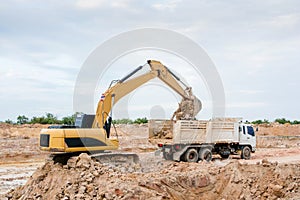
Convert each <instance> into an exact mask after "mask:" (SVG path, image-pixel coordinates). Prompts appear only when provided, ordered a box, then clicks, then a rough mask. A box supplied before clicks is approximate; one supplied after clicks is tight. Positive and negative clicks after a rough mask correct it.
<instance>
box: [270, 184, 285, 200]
mask: <svg viewBox="0 0 300 200" xmlns="http://www.w3.org/2000/svg"><path fill="white" fill-rule="evenodd" d="M269 188H270V189H271V190H272V191H273V194H274V195H275V196H277V197H282V196H283V192H282V188H283V187H282V186H281V185H274V184H272V183H271V184H270V185H269Z"/></svg>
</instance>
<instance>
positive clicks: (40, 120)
mask: <svg viewBox="0 0 300 200" xmlns="http://www.w3.org/2000/svg"><path fill="white" fill-rule="evenodd" d="M76 115H77V113H75V114H73V115H71V116H66V117H63V118H62V119H58V118H57V117H56V116H54V115H53V114H51V113H46V114H45V115H44V116H40V117H32V118H31V119H29V118H28V117H26V116H25V115H19V116H18V117H17V121H16V122H14V121H12V120H10V119H8V120H5V121H4V122H5V123H8V124H66V125H73V124H75V118H76ZM273 122H275V123H279V124H291V125H293V124H300V121H298V120H288V119H285V118H277V119H275V120H274V121H273ZM144 123H148V119H147V118H146V117H143V118H137V119H135V120H132V119H128V118H124V119H115V120H113V124H144ZM246 123H251V124H270V123H272V122H271V121H269V120H267V119H263V120H261V119H259V120H255V121H252V122H249V121H246Z"/></svg>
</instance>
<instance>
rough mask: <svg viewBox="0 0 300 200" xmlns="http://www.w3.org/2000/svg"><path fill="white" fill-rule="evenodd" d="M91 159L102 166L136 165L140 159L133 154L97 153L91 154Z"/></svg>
mask: <svg viewBox="0 0 300 200" xmlns="http://www.w3.org/2000/svg"><path fill="white" fill-rule="evenodd" d="M91 157H92V158H96V160H97V161H98V162H100V163H103V164H112V165H122V164H138V163H139V161H140V159H139V157H138V155H137V154H134V153H98V154H91Z"/></svg>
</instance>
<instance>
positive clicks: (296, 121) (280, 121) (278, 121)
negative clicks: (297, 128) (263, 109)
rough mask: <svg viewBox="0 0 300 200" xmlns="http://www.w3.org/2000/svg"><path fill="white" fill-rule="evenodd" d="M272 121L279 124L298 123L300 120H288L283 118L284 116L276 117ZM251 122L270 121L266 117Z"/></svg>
mask: <svg viewBox="0 0 300 200" xmlns="http://www.w3.org/2000/svg"><path fill="white" fill-rule="evenodd" d="M273 122H275V123H279V124H292V125H293V124H300V121H298V120H288V119H285V118H277V119H275V120H274V121H273ZM251 123H252V124H270V123H271V122H270V121H269V120H267V119H264V120H261V119H259V120H255V121H253V122H251Z"/></svg>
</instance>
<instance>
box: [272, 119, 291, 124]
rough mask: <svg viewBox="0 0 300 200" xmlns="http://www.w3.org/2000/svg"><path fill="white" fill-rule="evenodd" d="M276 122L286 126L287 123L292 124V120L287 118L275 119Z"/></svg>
mask: <svg viewBox="0 0 300 200" xmlns="http://www.w3.org/2000/svg"><path fill="white" fill-rule="evenodd" d="M275 122H277V123H279V124H286V123H289V124H290V123H291V121H290V120H287V119H285V118H278V119H275Z"/></svg>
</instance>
